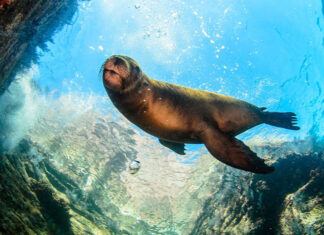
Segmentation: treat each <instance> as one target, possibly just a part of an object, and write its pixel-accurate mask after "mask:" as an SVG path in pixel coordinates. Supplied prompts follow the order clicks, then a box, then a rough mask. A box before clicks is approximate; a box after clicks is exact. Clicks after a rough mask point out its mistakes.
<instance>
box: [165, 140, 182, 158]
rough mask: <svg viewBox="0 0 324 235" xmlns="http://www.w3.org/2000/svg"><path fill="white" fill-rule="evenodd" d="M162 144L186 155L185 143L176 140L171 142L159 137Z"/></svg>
mask: <svg viewBox="0 0 324 235" xmlns="http://www.w3.org/2000/svg"><path fill="white" fill-rule="evenodd" d="M159 142H160V144H162V145H163V146H165V147H167V148H169V149H171V150H173V151H174V152H176V153H177V154H180V155H185V154H186V153H185V145H184V144H183V143H175V142H169V141H166V140H161V139H159Z"/></svg>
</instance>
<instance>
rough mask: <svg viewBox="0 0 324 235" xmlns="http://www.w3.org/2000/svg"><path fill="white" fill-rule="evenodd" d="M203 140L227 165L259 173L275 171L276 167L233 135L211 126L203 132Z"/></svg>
mask: <svg viewBox="0 0 324 235" xmlns="http://www.w3.org/2000/svg"><path fill="white" fill-rule="evenodd" d="M201 140H202V141H203V142H204V144H205V145H206V147H207V149H208V150H209V152H210V153H211V154H212V155H213V156H214V157H215V158H217V159H218V160H220V161H222V162H224V163H226V164H227V165H230V166H232V167H235V168H238V169H242V170H246V171H251V172H254V173H259V174H268V173H271V172H272V171H274V167H271V166H267V165H266V164H265V163H264V160H262V159H261V158H258V156H257V155H256V154H255V153H254V152H252V151H251V149H250V148H249V147H248V146H246V145H245V144H244V143H243V142H242V141H240V140H238V139H236V138H235V137H233V136H230V135H227V134H224V133H222V132H220V131H218V130H216V129H213V128H209V129H207V130H205V131H204V132H203V133H202V134H201Z"/></svg>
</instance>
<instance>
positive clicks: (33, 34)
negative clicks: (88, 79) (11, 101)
mask: <svg viewBox="0 0 324 235" xmlns="http://www.w3.org/2000/svg"><path fill="white" fill-rule="evenodd" d="M77 6H78V0H56V1H52V0H24V1H20V0H10V1H3V2H2V1H1V7H0V94H2V93H3V92H4V91H5V90H6V89H7V88H8V86H9V84H10V82H11V81H12V80H13V79H14V76H15V74H16V73H17V72H19V71H20V70H21V69H23V68H25V67H29V66H30V64H31V63H32V62H36V61H37V53H36V49H37V47H39V48H41V49H42V50H46V42H48V41H49V40H50V39H51V36H52V35H53V34H54V33H55V32H56V31H57V30H59V29H60V28H62V26H64V25H65V24H67V23H69V22H70V21H71V19H72V17H73V15H74V13H75V12H76V10H77Z"/></svg>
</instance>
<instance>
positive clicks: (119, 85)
mask: <svg viewBox="0 0 324 235" xmlns="http://www.w3.org/2000/svg"><path fill="white" fill-rule="evenodd" d="M102 72H103V73H102V78H103V84H104V86H105V88H106V90H107V91H109V90H113V91H116V92H125V91H127V90H129V89H130V88H132V87H133V86H134V84H135V83H136V81H138V80H140V79H141V78H142V76H143V72H142V69H141V68H140V66H139V65H138V64H137V62H136V61H135V60H133V59H132V58H130V57H128V56H123V55H113V56H111V57H109V58H108V59H107V60H106V62H105V63H104V65H103V69H102Z"/></svg>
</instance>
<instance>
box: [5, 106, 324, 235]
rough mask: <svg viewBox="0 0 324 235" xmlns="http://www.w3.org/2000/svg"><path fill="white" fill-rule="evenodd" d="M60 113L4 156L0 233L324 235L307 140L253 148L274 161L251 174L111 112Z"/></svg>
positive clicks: (320, 159)
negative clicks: (265, 170)
mask: <svg viewBox="0 0 324 235" xmlns="http://www.w3.org/2000/svg"><path fill="white" fill-rule="evenodd" d="M71 112H72V111H71ZM57 113H58V110H56V109H55V108H53V109H49V110H47V111H46V115H45V117H43V118H42V119H41V120H39V122H37V124H36V127H37V128H35V127H34V128H33V129H32V130H31V131H30V132H29V134H28V135H27V136H26V137H25V138H24V139H23V140H21V141H20V143H19V145H18V146H17V147H16V148H15V149H14V150H13V151H11V152H10V153H2V154H1V159H0V233H3V234H324V186H323V182H324V153H323V151H321V150H318V151H317V152H316V151H315V149H316V147H315V146H312V144H311V142H309V141H307V142H306V141H295V142H286V143H281V144H275V145H270V144H262V145H258V146H254V147H253V149H254V150H255V151H257V152H258V154H259V155H260V156H262V157H263V158H265V159H267V161H268V163H269V164H272V165H274V166H275V167H276V170H275V172H274V173H272V174H269V175H257V174H252V173H247V172H243V171H240V170H236V169H233V168H230V167H228V166H225V165H224V164H222V163H220V162H218V161H217V160H215V159H214V158H213V157H212V156H211V155H209V154H207V153H206V152H201V153H200V154H199V157H198V158H197V159H195V157H197V156H195V155H194V154H193V153H191V154H190V153H189V154H188V155H187V156H185V157H183V156H179V155H176V154H174V153H172V152H170V151H168V150H167V149H166V148H164V147H162V146H160V145H159V144H158V142H157V141H155V140H154V139H151V138H150V137H149V136H146V135H143V134H141V133H139V132H138V131H137V130H136V129H134V128H133V127H131V125H130V124H129V123H124V122H115V121H114V120H113V118H112V116H111V115H108V114H107V115H106V116H105V115H102V114H98V113H97V114H96V113H94V112H93V111H92V110H89V111H86V112H84V113H83V114H82V115H79V116H77V117H76V116H75V117H74V116H73V115H65V117H69V119H70V120H69V121H68V122H67V121H66V120H63V119H60V118H59V115H57ZM190 158H194V159H191V161H194V162H195V164H185V162H187V161H188V160H190ZM133 159H137V160H139V161H141V163H142V167H141V169H140V170H139V171H138V172H137V173H136V174H131V173H130V172H129V169H128V164H129V163H130V161H132V160H133Z"/></svg>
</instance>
